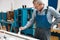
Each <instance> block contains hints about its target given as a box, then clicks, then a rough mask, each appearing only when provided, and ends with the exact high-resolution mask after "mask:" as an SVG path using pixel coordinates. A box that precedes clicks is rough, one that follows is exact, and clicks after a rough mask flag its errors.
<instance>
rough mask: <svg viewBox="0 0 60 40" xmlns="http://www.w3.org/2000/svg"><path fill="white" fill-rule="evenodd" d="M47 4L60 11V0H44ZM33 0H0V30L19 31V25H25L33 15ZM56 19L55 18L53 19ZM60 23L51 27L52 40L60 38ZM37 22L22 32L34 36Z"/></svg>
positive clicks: (59, 39)
mask: <svg viewBox="0 0 60 40" xmlns="http://www.w3.org/2000/svg"><path fill="white" fill-rule="evenodd" d="M44 1H45V2H46V5H48V6H52V7H54V8H55V9H56V10H57V11H58V12H59V13H60V5H59V3H60V0H44ZM33 9H34V6H33V0H0V30H5V31H8V32H13V33H18V32H19V27H21V26H25V25H26V23H27V22H28V21H29V20H30V18H31V17H32V12H33ZM54 20H55V19H54V18H53V20H52V21H54ZM58 27H60V23H58V24H57V25H55V26H54V27H53V28H52V29H51V40H60V29H59V28H58ZM34 29H35V24H33V25H32V26H31V27H29V28H28V29H26V30H24V31H22V32H21V34H24V35H27V36H31V37H33V36H34Z"/></svg>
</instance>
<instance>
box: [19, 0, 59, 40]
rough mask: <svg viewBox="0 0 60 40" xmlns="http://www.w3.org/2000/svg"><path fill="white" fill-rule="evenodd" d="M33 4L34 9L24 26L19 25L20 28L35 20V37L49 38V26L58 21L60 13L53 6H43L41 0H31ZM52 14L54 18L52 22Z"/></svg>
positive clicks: (46, 39) (47, 39)
mask: <svg viewBox="0 0 60 40" xmlns="http://www.w3.org/2000/svg"><path fill="white" fill-rule="evenodd" d="M33 4H34V7H35V9H36V10H34V13H33V14H32V18H31V19H30V21H29V22H28V23H27V24H26V26H24V27H20V30H24V29H26V28H28V27H30V26H31V25H32V24H33V23H34V22H35V23H36V29H35V35H34V36H35V38H37V39H40V40H50V36H51V32H50V29H51V26H53V25H55V24H57V23H58V22H60V14H59V13H58V12H57V11H56V10H55V9H54V8H53V7H50V6H48V7H47V6H45V3H44V1H43V0H33ZM53 16H54V17H55V18H56V20H55V21H54V22H52V18H53Z"/></svg>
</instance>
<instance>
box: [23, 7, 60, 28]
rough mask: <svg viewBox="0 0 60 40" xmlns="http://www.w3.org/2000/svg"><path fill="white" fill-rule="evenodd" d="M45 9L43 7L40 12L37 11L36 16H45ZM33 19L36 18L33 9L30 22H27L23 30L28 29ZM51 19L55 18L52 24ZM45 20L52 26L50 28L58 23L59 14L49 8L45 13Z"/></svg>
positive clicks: (59, 19) (59, 20)
mask: <svg viewBox="0 0 60 40" xmlns="http://www.w3.org/2000/svg"><path fill="white" fill-rule="evenodd" d="M45 9H47V6H44V8H43V9H42V11H41V12H40V11H38V14H39V15H45V11H46V10H45ZM35 17H36V9H34V12H33V14H32V18H31V19H30V21H28V22H27V24H26V26H24V28H25V29H26V28H28V27H30V26H31V25H32V24H33V23H34V21H35ZM53 17H54V18H56V19H55V21H54V22H52V19H53ZM47 20H48V22H49V23H50V24H52V26H53V25H55V24H57V23H58V22H60V14H59V12H57V11H56V10H55V9H54V8H53V7H50V6H49V7H48V11H47Z"/></svg>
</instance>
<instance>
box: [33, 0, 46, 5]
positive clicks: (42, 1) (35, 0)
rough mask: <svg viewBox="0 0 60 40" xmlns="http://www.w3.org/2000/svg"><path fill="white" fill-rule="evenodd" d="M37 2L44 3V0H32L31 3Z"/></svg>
mask: <svg viewBox="0 0 60 40" xmlns="http://www.w3.org/2000/svg"><path fill="white" fill-rule="evenodd" d="M34 2H37V3H39V4H45V0H33V3H34Z"/></svg>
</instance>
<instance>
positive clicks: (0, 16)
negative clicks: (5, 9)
mask: <svg viewBox="0 0 60 40" xmlns="http://www.w3.org/2000/svg"><path fill="white" fill-rule="evenodd" d="M1 20H2V13H1V12H0V21H1Z"/></svg>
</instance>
